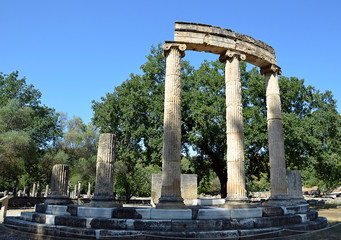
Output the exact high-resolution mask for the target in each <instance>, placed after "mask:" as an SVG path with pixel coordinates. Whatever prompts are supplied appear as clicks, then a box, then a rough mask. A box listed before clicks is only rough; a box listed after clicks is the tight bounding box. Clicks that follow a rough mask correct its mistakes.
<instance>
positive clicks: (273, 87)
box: [261, 65, 288, 205]
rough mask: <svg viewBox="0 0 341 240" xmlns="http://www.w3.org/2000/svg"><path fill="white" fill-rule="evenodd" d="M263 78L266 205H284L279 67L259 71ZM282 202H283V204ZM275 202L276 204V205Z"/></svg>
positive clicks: (285, 194)
mask: <svg viewBox="0 0 341 240" xmlns="http://www.w3.org/2000/svg"><path fill="white" fill-rule="evenodd" d="M261 74H263V75H264V76H265V85H266V106H267V119H268V142H269V157H270V181H271V196H270V198H269V201H268V202H267V204H270V205H273V204H274V205H276V204H277V203H278V204H281V205H282V204H285V203H284V202H285V201H286V200H288V194H287V181H286V171H287V170H286V163H285V152H284V134H283V123H282V108H281V99H280V94H279V85H278V75H279V74H281V70H280V68H279V67H277V66H275V65H271V66H269V67H267V68H262V69H261ZM283 201H284V202H283ZM276 202H277V203H276Z"/></svg>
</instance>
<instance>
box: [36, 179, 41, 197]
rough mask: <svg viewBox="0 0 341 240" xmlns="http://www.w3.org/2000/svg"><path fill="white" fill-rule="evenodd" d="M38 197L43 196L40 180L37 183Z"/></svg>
mask: <svg viewBox="0 0 341 240" xmlns="http://www.w3.org/2000/svg"><path fill="white" fill-rule="evenodd" d="M36 197H41V189H40V182H38V183H37V193H36Z"/></svg>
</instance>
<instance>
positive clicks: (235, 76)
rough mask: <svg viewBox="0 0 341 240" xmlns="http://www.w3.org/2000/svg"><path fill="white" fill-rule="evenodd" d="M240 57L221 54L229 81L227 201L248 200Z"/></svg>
mask: <svg viewBox="0 0 341 240" xmlns="http://www.w3.org/2000/svg"><path fill="white" fill-rule="evenodd" d="M240 60H245V55H243V54H240V53H237V52H231V51H227V52H226V53H225V55H222V56H221V57H220V61H222V62H225V84H226V88H225V89H226V90H225V92H226V139H227V141H226V143H227V153H226V158H227V176H228V180H227V197H226V204H242V203H246V202H247V201H248V198H247V192H246V182H245V161H244V121H243V107H242V84H241V81H240V67H239V62H240Z"/></svg>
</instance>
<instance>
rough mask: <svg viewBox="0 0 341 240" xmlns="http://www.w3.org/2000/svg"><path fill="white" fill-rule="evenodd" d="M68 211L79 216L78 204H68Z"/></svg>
mask: <svg viewBox="0 0 341 240" xmlns="http://www.w3.org/2000/svg"><path fill="white" fill-rule="evenodd" d="M67 211H68V212H69V213H70V214H71V216H77V213H78V206H77V205H68V206H67Z"/></svg>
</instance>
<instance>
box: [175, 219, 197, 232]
mask: <svg viewBox="0 0 341 240" xmlns="http://www.w3.org/2000/svg"><path fill="white" fill-rule="evenodd" d="M198 223H199V221H198V220H172V231H175V232H189V231H198V227H199V226H198Z"/></svg>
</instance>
